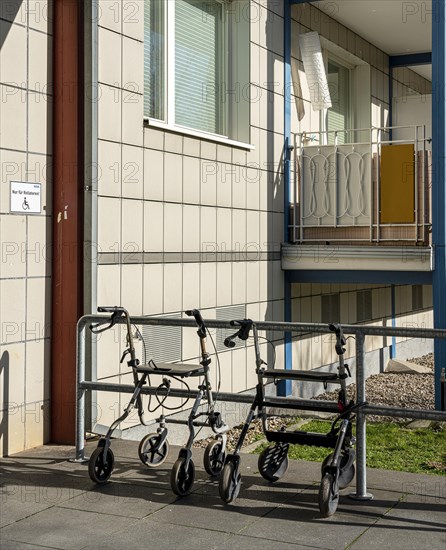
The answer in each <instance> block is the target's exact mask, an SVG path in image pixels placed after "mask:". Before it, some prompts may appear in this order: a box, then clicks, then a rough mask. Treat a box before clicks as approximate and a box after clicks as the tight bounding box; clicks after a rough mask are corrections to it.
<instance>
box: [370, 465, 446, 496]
mask: <svg viewBox="0 0 446 550" xmlns="http://www.w3.org/2000/svg"><path fill="white" fill-rule="evenodd" d="M367 487H368V489H369V490H370V491H371V492H372V493H373V491H374V489H375V488H383V487H385V488H386V490H388V491H396V492H399V493H401V494H405V493H411V494H417V495H420V496H435V497H438V498H445V499H446V476H438V475H431V474H411V473H408V472H394V471H392V470H377V469H372V468H368V469H367Z"/></svg>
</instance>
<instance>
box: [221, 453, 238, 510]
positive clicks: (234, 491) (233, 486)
mask: <svg viewBox="0 0 446 550" xmlns="http://www.w3.org/2000/svg"><path fill="white" fill-rule="evenodd" d="M241 484H242V476H241V475H240V474H239V473H238V471H237V472H235V464H234V462H232V461H231V462H227V463H226V464H225V467H224V468H223V473H222V474H221V476H220V481H219V484H218V491H219V493H220V497H221V499H222V500H223V502H226V503H227V504H229V503H231V502H234V500H235V499H236V498H237V497H238V494H239V492H240V487H241Z"/></svg>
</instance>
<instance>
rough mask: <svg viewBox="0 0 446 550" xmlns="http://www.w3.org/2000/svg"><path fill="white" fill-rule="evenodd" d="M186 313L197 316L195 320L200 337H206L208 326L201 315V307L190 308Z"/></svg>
mask: <svg viewBox="0 0 446 550" xmlns="http://www.w3.org/2000/svg"><path fill="white" fill-rule="evenodd" d="M184 313H185V314H186V315H188V316H189V317H194V318H195V322H196V323H197V325H198V331H197V333H198V336H199V337H200V338H206V326H205V324H204V321H203V317H202V316H201V313H200V310H199V309H188V310H186V311H185V312H184Z"/></svg>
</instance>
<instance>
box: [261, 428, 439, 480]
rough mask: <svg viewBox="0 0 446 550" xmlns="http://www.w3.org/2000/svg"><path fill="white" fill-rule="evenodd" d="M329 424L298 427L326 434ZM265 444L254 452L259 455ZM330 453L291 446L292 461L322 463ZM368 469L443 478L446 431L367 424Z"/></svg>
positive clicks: (325, 450) (305, 446)
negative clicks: (423, 474)
mask: <svg viewBox="0 0 446 550" xmlns="http://www.w3.org/2000/svg"><path fill="white" fill-rule="evenodd" d="M330 425H331V424H330V422H326V421H322V420H312V421H310V422H308V423H307V424H305V425H304V426H302V427H301V428H299V429H300V430H305V431H309V432H317V433H327V432H328V431H329V429H330ZM266 446H267V444H263V445H261V446H260V447H258V448H257V449H256V450H255V451H254V452H255V453H260V452H261V451H262V450H263V449H264V448H265V447H266ZM329 452H330V450H329V449H325V448H323V447H308V446H307V445H290V450H289V453H288V456H289V457H290V458H293V459H300V460H310V461H314V462H322V461H323V460H324V458H325V457H326V456H327V455H328V454H329ZM367 467H368V468H384V469H387V470H397V471H401V472H412V473H432V474H437V475H446V429H445V428H444V427H443V428H442V427H441V425H440V426H438V425H437V426H434V427H433V428H423V429H415V430H412V429H409V428H406V427H405V424H401V423H394V422H380V423H376V424H372V423H370V422H369V423H368V424H367Z"/></svg>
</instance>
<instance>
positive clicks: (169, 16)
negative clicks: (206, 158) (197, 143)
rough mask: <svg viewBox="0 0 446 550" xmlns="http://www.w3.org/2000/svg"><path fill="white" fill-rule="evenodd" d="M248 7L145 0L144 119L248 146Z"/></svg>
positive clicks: (242, 0) (204, 0)
mask: <svg viewBox="0 0 446 550" xmlns="http://www.w3.org/2000/svg"><path fill="white" fill-rule="evenodd" d="M246 6H247V8H248V10H249V2H248V0H235V1H231V2H229V1H227V0H175V1H174V2H166V1H164V0H145V31H144V115H145V117H147V118H148V119H149V121H150V122H152V123H157V122H158V123H162V124H165V125H167V126H169V127H172V128H173V127H175V128H183V129H190V130H194V131H198V132H202V133H206V134H213V135H216V136H223V137H228V138H231V139H235V140H238V141H245V142H247V141H248V138H249V133H248V132H249V92H248V93H246V90H249V17H246V14H247V12H246ZM248 13H249V11H248ZM245 95H246V96H248V97H246V98H245V97H244V96H245Z"/></svg>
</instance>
